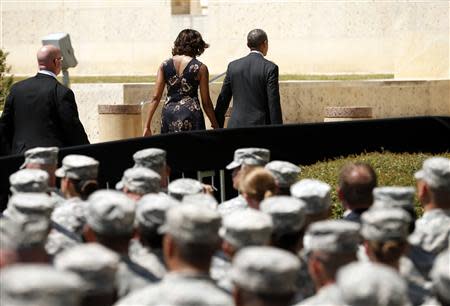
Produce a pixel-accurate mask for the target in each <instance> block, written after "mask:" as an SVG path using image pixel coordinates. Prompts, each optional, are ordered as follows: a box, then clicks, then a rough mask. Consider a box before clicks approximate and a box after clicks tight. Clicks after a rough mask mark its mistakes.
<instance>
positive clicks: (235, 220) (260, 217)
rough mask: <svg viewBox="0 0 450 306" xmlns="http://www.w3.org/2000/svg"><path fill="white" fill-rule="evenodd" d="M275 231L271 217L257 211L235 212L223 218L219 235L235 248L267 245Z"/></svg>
mask: <svg viewBox="0 0 450 306" xmlns="http://www.w3.org/2000/svg"><path fill="white" fill-rule="evenodd" d="M272 230H273V222H272V219H271V217H270V216H269V215H268V214H266V213H264V212H261V211H258V210H255V209H244V210H239V211H234V212H232V213H230V214H228V215H226V216H224V217H223V221H222V227H221V228H220V231H219V234H220V236H221V237H222V239H224V240H226V241H228V242H229V243H230V244H231V245H233V246H234V247H235V248H237V249H240V248H243V247H245V246H250V245H265V244H267V243H269V241H270V235H271V234H272Z"/></svg>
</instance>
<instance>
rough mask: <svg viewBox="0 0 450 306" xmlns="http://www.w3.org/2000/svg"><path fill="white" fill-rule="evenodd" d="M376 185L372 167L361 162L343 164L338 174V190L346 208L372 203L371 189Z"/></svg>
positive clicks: (365, 205)
mask: <svg viewBox="0 0 450 306" xmlns="http://www.w3.org/2000/svg"><path fill="white" fill-rule="evenodd" d="M376 186H377V176H376V174H375V171H374V170H373V168H372V167H371V166H370V165H369V164H367V163H362V162H357V163H349V164H347V165H345V166H344V167H343V168H342V170H341V172H340V174H339V192H340V193H341V196H342V199H343V202H345V203H344V204H345V205H346V206H348V208H350V209H355V208H368V207H370V206H371V205H372V202H373V195H372V191H373V189H374V188H375V187H376Z"/></svg>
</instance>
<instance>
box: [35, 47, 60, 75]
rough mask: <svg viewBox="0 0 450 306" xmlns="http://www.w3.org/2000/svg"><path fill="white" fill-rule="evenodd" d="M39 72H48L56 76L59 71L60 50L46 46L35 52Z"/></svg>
mask: <svg viewBox="0 0 450 306" xmlns="http://www.w3.org/2000/svg"><path fill="white" fill-rule="evenodd" d="M37 61H38V65H39V70H48V71H51V72H53V73H54V74H56V75H58V74H59V72H60V71H61V50H60V49H59V48H58V47H55V46H53V45H46V46H43V47H42V48H40V49H39V50H38V52H37Z"/></svg>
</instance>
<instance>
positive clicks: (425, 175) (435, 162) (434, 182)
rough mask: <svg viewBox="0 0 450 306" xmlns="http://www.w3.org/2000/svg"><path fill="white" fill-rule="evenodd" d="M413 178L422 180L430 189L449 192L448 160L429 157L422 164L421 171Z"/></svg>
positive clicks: (449, 161)
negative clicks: (444, 189) (441, 189)
mask: <svg viewBox="0 0 450 306" xmlns="http://www.w3.org/2000/svg"><path fill="white" fill-rule="evenodd" d="M414 177H415V178H416V179H418V180H424V181H425V182H426V183H427V184H429V185H430V186H432V187H435V188H446V189H447V190H450V159H448V158H445V157H430V158H428V159H426V160H425V161H424V162H423V165H422V169H420V170H419V171H417V172H416V173H415V174H414Z"/></svg>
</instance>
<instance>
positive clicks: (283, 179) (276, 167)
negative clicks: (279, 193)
mask: <svg viewBox="0 0 450 306" xmlns="http://www.w3.org/2000/svg"><path fill="white" fill-rule="evenodd" d="M265 168H266V169H267V170H269V171H270V172H271V173H272V174H273V175H274V176H275V179H276V180H277V183H278V186H280V187H282V188H288V187H290V186H291V185H292V184H294V183H295V182H296V181H298V176H299V175H300V167H298V166H296V165H294V164H293V163H290V162H287V161H280V160H273V161H271V162H269V163H268V164H267V165H266V166H265Z"/></svg>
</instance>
